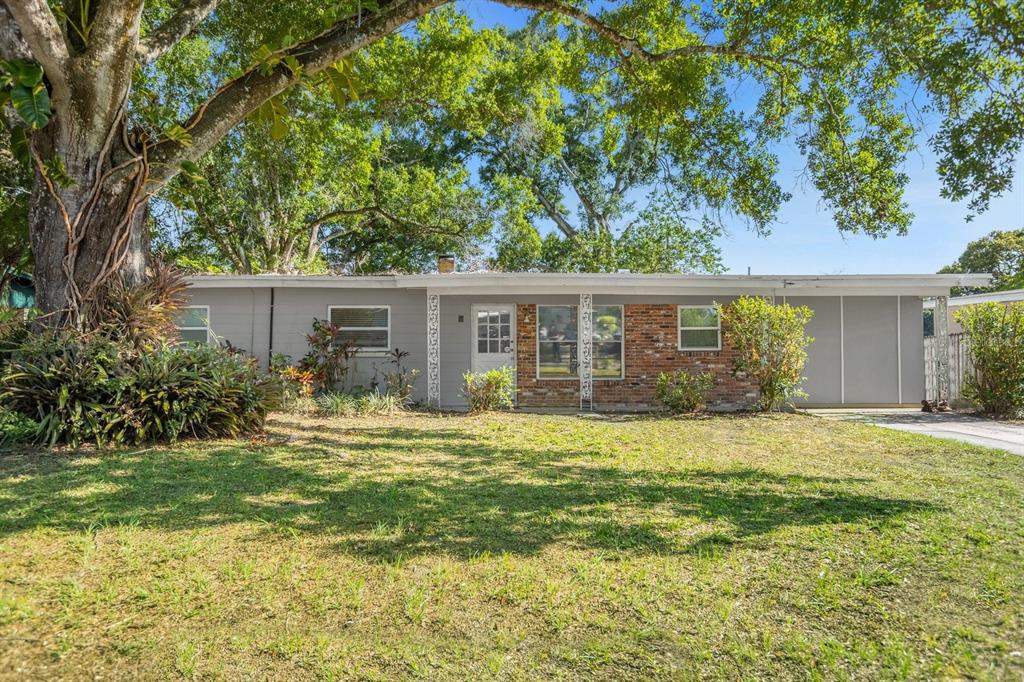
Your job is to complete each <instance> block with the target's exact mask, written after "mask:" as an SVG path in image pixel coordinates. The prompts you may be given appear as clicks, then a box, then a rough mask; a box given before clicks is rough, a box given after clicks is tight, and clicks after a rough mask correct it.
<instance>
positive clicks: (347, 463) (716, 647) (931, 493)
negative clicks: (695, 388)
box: [0, 415, 1024, 680]
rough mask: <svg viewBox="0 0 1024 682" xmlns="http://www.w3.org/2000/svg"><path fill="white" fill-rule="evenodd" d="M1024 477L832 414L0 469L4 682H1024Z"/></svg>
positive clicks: (320, 431)
mask: <svg viewBox="0 0 1024 682" xmlns="http://www.w3.org/2000/svg"><path fill="white" fill-rule="evenodd" d="M1022 652H1024V458H1019V457H1015V456H1013V455H1009V454H1005V453H1001V452H997V451H993V450H986V449H983V448H977V447H971V446H966V445H959V444H956V443H953V442H950V441H941V440H932V439H929V438H925V437H921V436H916V435H912V434H904V433H898V432H895V431H886V430H882V429H879V428H874V427H870V426H862V425H858V424H846V423H837V422H827V421H823V420H820V419H817V418H814V417H804V416H775V417H750V416H747V417H713V418H705V419H696V420H665V419H646V418H644V419H618V420H612V419H600V418H595V419H586V418H578V417H570V416H536V415H534V416H530V415H498V416H491V417H481V418H476V417H473V418H470V417H464V416H456V417H443V416H423V415H420V416H415V415H410V416H399V417H394V418H387V419H346V420H325V421H316V420H312V419H302V418H298V417H291V416H279V417H277V418H276V419H275V420H274V421H273V423H272V426H271V429H270V437H269V440H268V441H267V442H265V443H259V442H253V443H250V442H243V443H237V442H217V443H204V444H184V445H181V446H178V447H174V448H145V449H137V450H130V451H118V452H104V453H102V454H85V455H76V456H71V455H54V454H45V453H25V452H21V453H11V454H7V455H2V456H0V676H3V677H7V678H17V677H31V678H50V679H52V678H61V677H63V678H75V679H91V678H93V677H98V676H102V677H103V678H105V679H123V678H125V677H148V678H152V677H157V678H167V677H170V678H175V677H183V678H198V679H246V680H248V679H304V678H310V679H319V678H324V679H336V678H343V679H347V678H358V679H395V678H415V677H424V678H442V679H443V678H452V679H473V680H477V679H492V678H493V679H522V680H534V679H538V678H555V677H561V678H564V679H579V678H583V677H595V678H620V679H623V678H625V679H670V678H671V679H689V678H694V679H696V678H705V677H721V678H727V679H737V678H766V677H785V678H797V679H807V678H812V679H813V678H823V679H835V678H858V679H879V678H934V677H952V678H958V677H965V676H973V677H980V678H1004V679H1017V680H1019V679H1020V678H1021V676H1022V675H1024V656H1022Z"/></svg>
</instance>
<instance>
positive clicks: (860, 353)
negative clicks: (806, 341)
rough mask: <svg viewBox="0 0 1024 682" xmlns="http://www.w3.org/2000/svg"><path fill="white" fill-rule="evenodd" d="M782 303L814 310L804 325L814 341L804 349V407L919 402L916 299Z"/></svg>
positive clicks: (918, 305)
mask: <svg viewBox="0 0 1024 682" xmlns="http://www.w3.org/2000/svg"><path fill="white" fill-rule="evenodd" d="M785 300H786V302H787V303H790V304H791V305H806V306H808V307H809V308H811V309H812V310H813V311H814V318H813V319H812V320H811V322H810V324H808V326H807V333H808V334H810V335H811V336H813V337H814V339H815V340H814V343H812V344H811V345H810V347H809V348H808V349H807V365H806V368H805V372H804V374H805V376H806V377H807V381H806V383H805V384H804V390H806V391H807V394H808V396H807V398H806V400H805V401H804V402H805V403H806V404H809V405H839V404H843V403H845V404H849V405H856V404H895V403H898V402H903V403H916V402H918V401H920V400H921V398H923V397H924V341H923V337H924V332H923V328H922V317H921V315H922V301H921V299H920V298H918V297H916V296H899V297H897V296H844V297H842V305H841V306H840V297H838V296H788V297H786V299H785ZM897 319H898V320H899V321H898V322H897ZM897 329H898V330H899V336H897ZM840 330H842V331H843V334H842V338H840ZM897 368H898V369H899V371H897ZM844 370H845V371H844Z"/></svg>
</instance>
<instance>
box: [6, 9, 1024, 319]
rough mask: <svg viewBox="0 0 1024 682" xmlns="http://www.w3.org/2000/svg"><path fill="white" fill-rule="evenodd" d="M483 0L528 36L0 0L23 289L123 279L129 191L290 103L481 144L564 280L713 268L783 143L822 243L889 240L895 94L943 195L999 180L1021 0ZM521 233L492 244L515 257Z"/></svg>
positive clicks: (281, 131) (523, 256)
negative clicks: (596, 271) (20, 193)
mask: <svg viewBox="0 0 1024 682" xmlns="http://www.w3.org/2000/svg"><path fill="white" fill-rule="evenodd" d="M498 1H499V2H500V3H501V4H504V5H508V6H512V7H518V8H523V9H526V10H528V11H530V12H531V15H530V18H529V20H528V23H527V26H526V28H525V29H522V30H520V31H515V32H510V31H499V30H490V29H489V30H476V29H474V28H472V27H471V26H469V25H468V22H467V21H466V20H465V18H464V17H460V16H459V14H458V12H452V11H450V10H449V11H448V12H438V10H439V9H440V8H443V7H446V6H451V5H452V3H451V1H450V0H376V1H375V2H374V1H373V0H365V1H364V0H342V1H340V2H312V1H311V0H282V1H281V2H273V3H252V2H239V1H238V0H223V1H222V2H221V1H219V0H131V1H128V2H126V1H123V0H91V1H90V2H85V3H83V2H80V1H79V0H52V1H47V0H0V106H2V107H3V108H4V112H5V116H4V118H5V121H6V122H7V124H8V125H13V128H14V131H13V133H12V137H13V139H17V140H21V141H25V140H28V141H29V142H30V144H29V145H28V149H29V150H30V152H31V153H30V154H27V155H25V157H26V158H27V159H29V160H30V161H31V163H32V166H33V167H34V178H33V180H32V191H33V195H34V196H33V200H32V202H31V203H30V211H29V222H30V231H31V235H32V241H33V245H34V249H35V261H36V270H37V275H38V276H37V283H38V285H39V288H40V300H41V303H42V306H43V308H44V309H46V310H48V311H59V310H63V311H66V314H65V315H61V316H57V317H54V318H50V319H54V320H64V321H67V322H72V323H74V322H76V320H77V319H78V317H79V311H80V310H82V309H83V305H84V304H85V303H87V302H88V301H90V300H92V299H94V298H96V297H97V296H99V295H100V294H101V292H102V289H103V287H104V286H106V283H107V282H109V281H110V280H111V278H114V277H128V278H129V279H134V280H138V279H139V278H141V277H143V275H144V271H145V264H146V253H147V248H148V247H147V244H148V240H147V239H146V238H145V225H146V221H145V219H144V218H145V215H144V214H145V209H144V207H145V205H146V203H147V201H148V200H149V199H150V198H151V197H153V196H155V195H156V194H158V193H159V192H161V191H162V190H163V189H164V188H165V187H166V186H167V185H168V183H170V182H171V181H172V180H173V179H174V178H175V176H177V175H179V174H181V173H186V174H189V175H193V174H194V175H202V173H201V166H202V165H203V164H204V163H206V155H207V154H209V153H210V152H211V151H213V150H214V148H215V147H217V145H218V144H220V143H221V142H222V141H223V140H224V139H225V138H227V137H228V136H229V135H231V134H232V131H236V130H237V129H238V128H239V126H243V125H248V124H247V123H246V122H247V121H251V120H253V119H255V120H256V121H258V122H260V123H261V124H263V125H266V126H267V127H268V129H269V131H270V133H271V136H272V137H274V138H282V139H283V138H284V137H286V136H288V135H290V134H292V131H294V130H296V129H297V128H299V127H300V126H299V124H297V123H296V122H295V119H296V118H299V117H301V116H302V115H303V111H305V109H304V107H302V106H295V105H294V104H293V102H295V101H301V97H299V99H298V100H297V99H296V97H297V96H299V94H300V93H304V92H310V93H315V94H316V96H319V97H327V96H329V97H331V98H332V99H333V100H334V102H335V104H336V105H337V106H340V107H343V108H346V109H347V108H349V107H353V108H357V109H358V108H361V107H367V109H368V110H369V109H372V108H373V107H376V109H375V111H376V112H377V114H378V115H382V114H384V113H386V112H389V111H392V112H395V115H396V116H398V117H406V121H407V122H408V123H407V124H406V125H399V126H396V125H394V121H390V120H388V119H387V118H386V117H383V116H382V117H381V123H380V125H381V126H383V125H384V124H385V123H387V124H389V125H390V126H391V129H390V130H389V131H387V134H391V135H395V136H397V137H398V138H401V137H402V136H403V135H405V134H406V133H411V134H410V135H409V136H408V139H413V137H414V136H415V138H416V139H418V140H419V141H420V142H421V143H422V142H423V141H426V142H428V143H429V144H421V146H422V148H423V149H425V150H426V153H427V154H428V155H429V154H432V153H434V152H435V151H436V152H437V153H439V154H441V155H442V156H443V155H445V154H448V155H454V158H456V159H460V160H462V161H465V162H467V163H468V161H467V159H468V156H467V157H460V156H459V155H460V154H463V153H465V154H467V155H478V156H479V157H480V158H481V159H482V161H481V165H480V166H479V169H480V178H479V179H480V182H481V183H483V185H482V187H483V189H485V190H486V191H487V192H488V193H500V194H501V195H502V197H504V198H505V199H508V198H509V195H510V192H515V193H517V194H518V196H513V197H512V199H514V200H510V201H507V203H506V204H503V205H502V206H501V207H496V208H495V214H496V216H497V219H498V220H499V222H500V224H501V225H502V228H503V229H505V230H513V234H518V235H524V234H526V233H525V232H524V230H525V227H524V226H525V225H526V224H528V223H529V224H532V223H533V222H534V220H533V218H534V217H536V216H539V215H543V216H545V219H548V220H552V221H553V222H555V223H556V224H557V223H559V220H558V219H557V218H556V217H555V216H556V215H561V217H562V218H564V219H565V224H564V225H562V224H559V225H558V229H559V232H560V236H556V239H559V240H561V241H563V242H567V243H568V244H565V243H559V244H555V243H554V241H553V240H552V239H548V240H542V241H541V244H540V257H541V258H542V259H548V260H555V256H556V255H557V254H558V253H561V252H566V251H567V252H568V253H570V254H583V255H582V256H575V255H574V256H572V259H571V260H572V261H573V262H575V263H577V264H578V265H577V267H580V268H590V267H601V268H607V267H612V266H613V265H617V264H619V263H621V262H624V261H625V260H629V258H632V257H633V256H629V257H626V256H621V255H620V254H623V253H635V252H636V249H637V248H640V247H639V245H643V244H649V243H651V242H652V241H659V239H658V238H657V237H656V238H654V239H651V238H650V237H649V236H643V235H644V234H647V235H650V234H654V235H658V234H662V233H663V232H664V230H665V229H666V228H667V229H669V230H671V232H672V234H673V235H676V236H679V239H677V240H675V242H674V243H676V244H684V245H691V246H690V247H688V248H691V251H689V252H686V253H684V252H680V251H678V247H672V246H671V245H669V248H668V250H667V251H664V250H663V252H662V253H660V254H659V255H657V256H656V257H650V258H646V257H645V258H644V259H642V262H643V263H652V262H655V261H657V260H659V259H665V261H666V262H667V261H671V262H674V263H676V264H677V267H689V266H688V265H686V263H687V259H691V260H694V259H695V260H694V262H697V263H707V262H710V261H713V260H714V253H713V252H705V253H700V252H698V251H693V249H700V248H703V245H704V244H706V240H705V239H703V237H702V233H703V232H704V230H705V229H706V227H707V226H708V225H712V226H713V225H714V224H715V223H716V221H715V214H716V213H718V212H720V211H727V212H732V213H735V214H737V215H740V216H742V217H744V218H746V219H747V220H748V221H749V222H750V224H751V226H752V227H753V228H754V229H766V228H767V226H768V225H770V223H771V221H772V219H773V218H774V215H775V213H776V211H777V208H778V204H779V203H780V202H781V201H782V200H784V198H785V197H784V195H783V194H782V193H781V192H780V191H779V189H778V187H777V185H776V182H775V179H774V175H775V167H776V161H775V156H774V153H773V150H774V149H775V148H776V146H777V145H778V144H780V143H781V142H783V141H790V142H795V143H796V144H797V145H798V147H799V148H800V150H801V151H802V152H803V154H804V156H805V159H806V177H807V178H808V180H809V182H810V183H811V184H813V186H814V187H815V188H816V189H817V191H818V193H819V194H820V196H821V199H822V202H823V204H824V205H825V207H826V208H827V209H828V210H829V211H830V212H831V214H832V215H833V217H834V221H835V224H836V226H837V227H838V228H839V229H840V230H843V231H846V232H862V233H866V234H869V235H872V236H884V235H887V234H902V233H904V232H906V230H907V228H908V226H909V224H910V222H911V218H912V216H911V215H910V213H909V210H908V206H907V204H906V201H905V196H904V190H905V187H906V184H907V176H906V174H905V173H904V172H903V164H904V162H905V160H906V158H907V155H908V154H909V153H910V152H911V151H912V150H913V148H914V144H915V133H916V132H917V131H920V130H921V129H922V127H923V125H924V123H923V120H922V118H921V117H920V116H919V115H918V114H917V113H916V112H915V109H914V107H913V106H908V101H907V99H908V98H907V93H908V92H914V91H915V90H916V91H919V92H921V93H923V95H924V98H923V100H922V101H920V102H916V101H911V102H909V104H910V105H913V104H918V103H919V104H920V105H921V106H923V107H926V108H930V109H932V110H933V112H934V113H935V118H937V119H938V120H939V121H940V124H939V125H940V127H939V132H938V133H937V134H936V135H935V136H934V138H933V140H932V145H933V147H934V149H935V151H936V152H937V153H938V154H939V157H940V164H939V173H940V175H941V177H942V179H943V182H944V191H945V193H946V194H947V196H950V197H952V198H955V199H956V198H967V199H970V201H971V206H972V209H973V210H984V208H985V207H986V206H987V204H988V201H989V200H990V199H991V197H993V196H997V195H999V194H1001V193H1004V192H1005V191H1007V190H1008V189H1009V188H1010V187H1011V184H1010V183H1011V182H1012V179H1013V161H1014V159H1015V158H1016V157H1017V155H1018V154H1019V151H1020V147H1021V144H1022V141H1024V118H1022V109H1021V102H1022V101H1024V97H1022V96H1021V95H1022V92H1021V90H1022V73H1024V72H1022V68H1024V67H1022V61H1024V60H1022V52H1024V49H1022V45H1024V13H1022V9H1021V7H1020V4H1019V3H1016V2H1010V1H1009V0H995V1H994V2H993V1H991V0H986V1H984V2H981V1H979V0H938V2H932V3H929V4H928V6H926V7H925V6H922V5H921V4H920V3H917V2H910V1H909V0H884V1H883V2H872V3H865V2H862V1H861V0H839V1H837V2H829V3H822V2H820V1H819V0H795V1H794V0H771V1H769V2H756V3H751V2H747V1H745V0H744V1H735V0H721V1H716V2H713V3H698V4H693V3H683V2H679V1H678V0H629V1H627V2H622V3H597V2H593V3H590V2H582V3H568V2H562V1H560V0H498ZM446 24H447V26H446ZM435 27H443V30H441V29H439V28H435ZM403 29H407V30H403ZM422 41H428V42H429V43H430V45H431V47H430V49H429V50H427V51H420V49H419V46H420V44H421V42H422ZM384 48H387V49H384ZM410 59H415V60H416V61H415V62H411V61H410ZM421 80H422V82H420V81H421ZM741 86H742V87H743V88H745V89H747V91H749V92H753V93H754V98H755V99H756V104H754V105H752V106H749V105H748V104H747V102H746V100H745V99H744V101H740V98H738V97H737V96H736V93H737V92H738V90H739V88H740V87H741ZM360 91H361V92H360ZM357 93H359V96H358V97H357ZM417 104H418V105H419V106H418V107H417V106H416V105H417ZM439 124H440V125H439ZM374 130H376V129H374ZM365 132H366V131H365V130H363V131H362V133H363V134H365ZM379 132H380V134H382V135H383V134H385V131H384V129H383V127H382V128H381V129H380V131H379ZM412 134H414V135H412ZM22 146H24V145H22ZM450 158H452V157H450ZM426 167H427V168H429V169H432V171H433V172H435V173H436V172H437V169H438V168H442V169H452V168H458V167H459V164H452V163H448V164H441V165H438V164H437V163H436V162H433V161H432V162H430V163H427V164H426ZM470 168H473V166H472V164H470ZM456 175H457V174H456ZM440 177H452V176H451V175H450V174H448V173H441V176H440ZM503 178H504V179H503ZM524 180H525V182H524ZM527 190H528V192H529V194H530V195H532V196H530V197H527V196H524V194H525V192H526V191H527ZM666 198H671V199H672V201H671V202H667V201H666ZM652 207H653V208H652ZM567 211H569V212H574V213H575V214H576V215H566V213H567ZM652 211H655V212H656V215H654V216H653V217H651V216H652V213H651V212H652ZM638 216H645V217H644V218H642V224H640V225H633V223H634V222H635V221H636V219H637V217H638ZM708 219H710V221H711V222H710V223H709V222H708ZM524 221H525V222H524ZM567 227H568V228H571V229H572V230H573V231H574V233H575V235H576V236H573V235H569V234H568V229H567ZM634 229H635V230H637V231H638V232H640V233H641V236H640V237H634V236H633V230H634ZM687 230H689V232H687ZM515 231H518V232H515ZM526 236H527V237H528V238H527V239H525V240H524V241H523V243H522V244H519V243H515V244H512V246H514V247H515V248H514V249H513V250H512V251H509V250H508V249H505V250H504V251H503V253H515V256H516V258H517V259H519V261H520V262H529V261H531V260H534V261H535V260H536V259H535V256H536V251H537V249H536V246H537V239H535V238H533V237H532V235H529V234H526ZM545 242H547V243H548V246H547V247H545ZM556 247H557V248H556ZM566 247H568V249H566Z"/></svg>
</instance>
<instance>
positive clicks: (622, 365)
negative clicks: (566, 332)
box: [538, 303, 679, 381]
mask: <svg viewBox="0 0 1024 682" xmlns="http://www.w3.org/2000/svg"><path fill="white" fill-rule="evenodd" d="M593 308H595V309H596V308H618V309H619V313H620V314H619V320H621V321H622V338H621V340H620V341H619V376H617V377H599V376H597V374H595V370H594V368H593V367H591V368H590V375H591V376H592V377H593V379H594V381H623V380H624V379H625V378H626V306H624V305H623V304H621V303H595V304H594V305H593ZM678 314H679V313H676V315H678ZM677 321H678V318H677ZM594 324H597V313H594ZM590 343H591V344H595V343H601V342H600V341H594V340H593V339H591V340H590ZM605 343H607V342H605ZM596 357H597V354H596V353H594V352H593V351H591V353H590V358H591V359H590V361H591V363H593V361H594V358H596ZM539 361H540V358H539V357H538V362H539Z"/></svg>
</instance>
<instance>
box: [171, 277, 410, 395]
mask: <svg viewBox="0 0 1024 682" xmlns="http://www.w3.org/2000/svg"><path fill="white" fill-rule="evenodd" d="M253 291H255V295H256V297H255V299H254V298H253V297H252V293H251V292H253ZM189 295H190V297H191V301H192V303H193V304H195V305H208V306H210V324H211V328H212V330H213V332H214V334H215V335H216V336H217V337H218V338H220V339H228V340H230V341H231V343H233V344H234V345H236V346H239V347H241V348H244V349H245V350H247V351H249V352H251V353H253V354H254V355H256V357H258V358H260V361H261V362H262V363H263V364H264V366H266V361H267V358H268V357H269V352H268V348H269V344H270V338H271V335H270V289H268V288H264V289H256V290H252V289H247V288H238V289H234V288H224V289H203V288H194V289H190V290H189ZM333 305H380V306H390V308H391V347H392V348H396V347H397V348H401V349H402V350H404V351H408V352H409V356H408V357H407V358H406V360H405V362H404V364H405V366H406V367H407V368H409V369H413V368H415V369H418V370H419V371H420V376H419V378H418V379H417V380H416V387H415V390H414V392H413V397H414V398H415V399H417V400H425V399H426V394H427V388H426V370H427V332H426V326H427V297H426V292H424V291H422V290H419V291H416V290H411V291H410V290H393V289H390V290H389V289H347V288H346V289H316V288H309V289H305V288H294V287H281V288H276V289H275V290H274V334H273V344H274V345H273V350H274V351H275V352H278V353H285V354H286V355H290V356H291V357H292V361H293V362H298V361H299V360H300V359H301V358H302V356H304V355H305V354H306V352H307V351H308V350H309V346H308V344H307V343H306V335H307V334H308V333H309V332H310V330H311V328H312V323H313V318H320V319H326V318H327V308H328V306H333ZM351 367H352V369H351V370H350V372H351V381H352V382H353V383H354V384H360V385H363V386H369V385H370V382H371V381H372V380H373V376H374V370H375V369H376V370H377V375H378V380H383V373H384V372H385V371H388V370H389V369H390V365H389V364H388V359H387V357H385V355H384V354H383V353H359V354H357V355H356V357H355V359H354V361H353V363H352V365H351Z"/></svg>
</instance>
